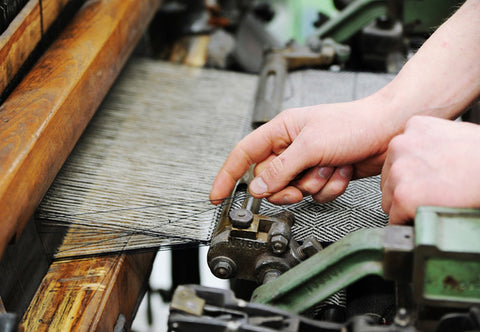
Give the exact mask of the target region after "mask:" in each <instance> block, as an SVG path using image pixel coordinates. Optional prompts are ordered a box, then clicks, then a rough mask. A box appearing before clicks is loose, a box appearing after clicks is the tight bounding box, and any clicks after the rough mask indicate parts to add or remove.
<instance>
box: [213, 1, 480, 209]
mask: <svg viewBox="0 0 480 332" xmlns="http://www.w3.org/2000/svg"><path fill="white" fill-rule="evenodd" d="M479 95H480V1H479V0H468V1H467V2H466V3H465V4H464V5H463V6H462V7H461V8H460V9H459V10H458V11H457V12H456V13H455V14H454V15H453V16H452V17H451V18H450V19H449V20H448V21H447V22H445V23H444V24H443V25H442V26H441V27H440V28H439V29H438V30H437V31H436V32H435V33H434V34H433V35H432V36H431V37H430V38H429V40H428V41H427V42H426V43H425V44H424V45H423V46H422V48H421V49H420V50H419V51H418V52H417V54H416V55H415V56H414V57H413V58H412V59H411V60H410V61H409V62H408V63H407V64H406V65H405V66H404V68H403V69H402V70H401V72H400V73H399V74H398V75H397V77H396V78H395V79H394V80H393V81H392V82H391V83H390V84H388V85H387V86H386V87H385V88H383V89H381V90H380V91H378V92H377V93H375V94H373V95H371V96H369V97H367V98H365V99H361V100H358V101H354V102H350V103H341V104H330V105H318V106H314V107H306V108H300V109H292V110H287V111H284V112H282V113H281V114H280V115H279V116H277V117H276V118H275V119H273V120H272V121H270V122H269V123H267V124H266V125H264V126H262V127H260V128H259V129H257V130H256V131H254V132H253V133H251V134H250V135H248V136H247V137H245V138H244V139H243V140H242V141H240V142H239V143H238V144H237V146H236V147H235V148H234V149H233V151H232V152H231V153H230V155H229V157H228V158H227V160H226V162H225V163H224V165H223V166H222V168H221V169H220V171H219V173H218V175H217V178H216V179H215V181H214V183H213V187H212V191H211V194H210V199H211V200H212V201H213V202H214V203H218V202H220V200H221V199H222V198H225V197H227V196H228V195H229V194H230V192H231V190H232V189H233V187H234V185H235V182H236V181H237V180H238V179H239V178H240V177H241V176H242V175H243V174H244V173H245V172H246V170H247V169H248V167H249V166H250V165H251V164H254V163H257V165H258V166H257V170H256V178H255V180H254V181H253V182H252V184H251V186H250V191H251V192H252V194H253V195H254V196H256V197H267V198H268V199H269V200H270V201H272V202H274V203H278V204H287V203H294V202H298V201H300V200H301V199H302V198H303V196H305V195H312V196H313V198H314V199H316V200H317V201H319V202H324V201H327V200H332V199H334V198H336V197H337V196H338V195H340V194H342V193H343V192H344V190H345V188H346V187H347V185H348V182H349V181H350V179H352V178H359V177H364V176H369V175H374V174H379V173H380V171H381V169H382V165H383V162H384V160H385V156H386V153H387V149H388V144H389V142H390V140H391V139H392V138H393V137H394V136H396V135H398V134H399V133H401V132H403V130H404V127H405V124H406V122H407V121H408V119H410V118H411V117H412V116H414V115H431V116H437V117H443V118H454V117H455V116H457V115H458V114H460V113H461V112H462V111H463V110H464V109H465V107H467V106H468V105H469V104H471V103H472V102H473V101H474V100H475V99H476V98H477V96H479ZM352 166H353V167H352ZM302 172H305V173H302ZM300 173H302V174H303V176H301V177H300V178H299V177H298V175H299V174H300Z"/></svg>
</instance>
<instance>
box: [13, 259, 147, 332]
mask: <svg viewBox="0 0 480 332" xmlns="http://www.w3.org/2000/svg"><path fill="white" fill-rule="evenodd" d="M154 257H155V252H146V253H137V254H122V255H112V256H101V257H93V258H85V259H76V260H67V261H56V262H54V263H53V264H52V265H51V267H50V270H49V272H48V273H47V275H46V276H45V278H44V279H43V282H42V284H41V285H40V287H39V288H38V291H37V293H36V295H35V297H34V299H33V300H32V302H31V304H30V307H29V308H28V310H27V312H26V313H25V315H24V317H23V319H22V322H21V324H20V325H21V327H20V329H24V331H112V330H113V327H114V326H115V324H116V322H117V320H118V317H119V315H120V314H122V315H123V316H124V317H125V318H126V319H127V322H128V323H127V325H128V324H130V323H131V318H132V314H133V313H134V310H135V308H136V304H137V301H138V299H139V296H140V295H141V294H142V291H143V290H144V286H145V282H146V280H147V279H146V278H147V277H148V276H149V271H150V270H151V265H152V263H153V259H154Z"/></svg>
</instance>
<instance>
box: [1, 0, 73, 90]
mask: <svg viewBox="0 0 480 332" xmlns="http://www.w3.org/2000/svg"><path fill="white" fill-rule="evenodd" d="M67 2H68V0H42V1H39V0H30V1H28V2H27V3H26V5H25V7H23V9H22V10H21V11H20V13H19V14H18V15H17V17H16V18H15V19H14V20H13V21H12V23H10V25H9V27H8V28H7V30H5V32H4V33H2V34H1V35H0V93H1V92H2V91H3V90H4V89H5V88H6V87H7V85H8V83H9V82H10V81H11V80H12V78H13V77H14V76H15V74H16V73H17V72H18V70H19V69H20V67H21V66H22V65H23V64H24V62H25V60H26V59H27V58H28V56H29V55H30V53H31V52H32V51H33V49H34V48H35V47H36V46H37V45H38V43H39V42H40V40H41V38H42V30H43V32H44V31H46V30H47V29H48V28H49V27H50V26H51V25H52V23H53V21H54V20H55V19H56V18H57V16H58V15H59V13H60V12H61V11H62V9H63V8H64V7H65V5H66V4H67Z"/></svg>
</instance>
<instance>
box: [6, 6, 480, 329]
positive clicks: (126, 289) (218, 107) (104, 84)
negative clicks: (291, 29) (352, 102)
mask: <svg viewBox="0 0 480 332" xmlns="http://www.w3.org/2000/svg"><path fill="white" fill-rule="evenodd" d="M321 2H322V4H323V5H325V3H326V2H323V1H321ZM292 3H295V5H292V4H291V6H293V7H295V6H297V5H298V3H297V2H292ZM328 3H329V6H330V7H329V8H334V7H336V9H335V11H334V12H330V13H328V15H327V14H325V12H324V11H321V12H320V13H319V14H318V17H317V20H316V22H315V27H316V30H315V33H314V34H313V35H312V34H310V37H309V38H307V39H306V40H305V43H299V42H289V43H284V42H283V41H279V39H278V38H276V37H275V36H274V35H273V34H272V33H271V31H270V32H269V31H268V30H267V29H266V28H265V26H266V24H267V23H268V22H270V21H271V20H272V18H273V16H274V14H275V9H274V8H275V6H273V4H274V2H269V1H253V0H250V1H249V0H247V1H234V0H231V1H227V0H217V1H200V0H196V1H172V0H170V1H168V0H164V1H160V0H142V1H135V0H108V1H106V0H101V1H98V0H70V1H68V0H29V1H27V0H24V1H20V0H7V1H3V2H2V3H1V4H0V29H1V35H0V54H1V56H0V91H1V96H0V98H1V99H0V101H1V105H0V259H1V260H0V330H2V331H3V330H5V331H14V330H17V329H19V330H24V331H47V330H48V331H67V330H79V331H84V330H85V331H124V330H129V329H130V328H131V324H132V319H133V317H134V316H135V312H136V310H137V308H138V305H139V302H140V300H141V299H142V297H143V295H144V293H145V291H146V290H147V288H148V285H147V283H148V278H149V275H150V271H151V268H152V263H153V260H154V258H155V254H156V251H157V250H158V249H159V248H160V249H162V248H179V247H185V246H189V247H196V246H198V245H199V244H205V245H210V250H209V254H208V264H209V266H210V268H211V270H212V273H213V274H214V275H215V276H217V277H219V278H223V279H232V289H233V290H234V291H235V295H234V294H233V293H232V292H230V291H227V290H220V289H211V288H206V287H203V286H199V285H187V286H181V287H178V288H177V290H176V291H175V292H174V294H173V298H172V300H171V314H170V317H169V323H168V324H169V329H170V330H172V331H203V330H207V329H208V330H214V331H274V330H278V331H307V330H308V331H438V332H442V331H453V330H455V328H456V329H457V330H458V331H467V330H469V331H476V330H480V311H479V310H480V309H479V304H480V293H479V292H480V280H479V276H480V265H479V262H480V248H479V247H478V241H477V239H478V237H479V235H480V217H479V213H478V211H475V210H473V211H472V210H450V209H441V208H440V209H430V208H424V209H422V210H420V211H419V213H418V215H417V220H416V223H415V226H414V227H411V226H405V227H393V226H388V227H384V226H385V224H386V216H385V215H383V214H382V212H381V211H380V209H379V204H378V203H379V201H378V197H379V196H378V194H379V193H378V188H377V185H378V179H367V180H366V181H364V182H358V183H354V184H352V187H351V188H350V191H349V192H347V193H346V195H345V198H344V199H343V200H339V201H337V202H333V203H332V204H331V205H328V204H327V205H324V206H321V207H319V206H317V205H314V204H312V203H311V202H308V201H305V202H303V203H301V204H299V205H296V206H293V207H291V208H289V209H286V210H285V211H279V209H278V207H275V206H272V205H271V204H269V203H268V202H262V201H260V200H257V199H254V198H252V197H250V196H249V194H248V192H247V190H246V185H247V184H248V181H249V176H248V174H246V176H245V177H244V179H242V181H240V182H239V184H238V185H237V187H236V189H235V191H234V192H233V193H232V196H231V197H229V198H228V199H226V200H225V203H224V204H223V206H222V207H221V208H219V209H213V208H212V206H211V205H210V202H208V200H207V199H206V197H207V193H208V190H209V188H210V184H211V181H212V180H213V176H214V175H215V171H216V170H217V168H218V166H220V163H221V162H222V160H223V159H224V158H225V156H226V153H228V151H229V149H230V148H231V147H232V146H233V144H234V143H235V142H236V141H237V140H238V139H239V138H241V136H242V135H244V134H245V133H247V132H248V131H249V130H251V129H252V128H255V127H256V126H258V125H260V124H262V123H263V122H265V121H268V120H269V119H270V118H272V116H274V115H275V114H276V113H278V112H279V111H280V110H281V109H283V108H286V107H291V106H294V105H295V106H300V105H301V104H302V103H304V104H307V103H320V102H331V101H338V99H339V98H340V99H342V98H353V97H361V96H362V95H364V94H366V93H371V92H373V91H372V89H377V88H379V87H381V86H382V84H385V82H388V80H390V79H391V78H392V75H391V73H395V72H396V71H397V70H398V69H399V67H400V66H401V61H402V59H403V58H404V57H406V56H408V53H409V52H410V51H413V50H414V49H415V47H417V46H418V44H419V43H421V41H422V40H423V39H424V38H425V36H426V35H427V34H428V33H429V32H430V30H429V29H430V28H431V27H432V26H434V25H435V24H438V22H439V21H440V20H441V19H442V18H444V17H445V16H446V15H447V14H448V12H449V11H450V10H451V9H452V6H454V5H457V4H458V1H444V2H442V5H437V3H436V2H435V1H432V0H424V1H417V0H351V1H348V0H342V1H333V4H330V1H328ZM293 7H292V8H293ZM272 8H273V9H272ZM433 8H435V11H434V10H433ZM137 53H138V54H142V56H136V55H135V54H137ZM132 54H134V55H133V56H132ZM145 54H147V55H148V56H149V57H148V58H147V57H145V56H144V55H145ZM159 57H160V58H162V59H167V60H169V62H177V63H182V64H188V65H191V66H192V65H193V66H197V67H213V68H216V69H208V70H207V69H199V68H189V67H187V66H181V65H172V64H171V63H167V62H165V61H159V60H158V58H159ZM306 68H317V69H318V68H320V69H321V70H319V71H318V70H307V71H306V72H302V71H298V69H306ZM226 69H227V70H226ZM232 69H233V70H235V71H231V70H232ZM360 69H362V70H365V69H367V70H376V71H378V72H377V73H373V74H372V73H365V72H359V70H360ZM256 74H259V76H258V77H257V76H256ZM232 82H235V84H232ZM308 82H315V85H316V87H317V90H321V91H323V94H321V96H320V97H322V98H323V99H309V98H314V96H317V97H318V94H316V93H314V92H312V91H311V90H309V89H311V88H312V87H311V86H310V87H309V86H308ZM322 84H323V85H322ZM319 86H320V87H322V86H323V87H324V88H321V89H318V87H319ZM255 88H256V90H255ZM328 93H331V94H330V95H329V94H328ZM287 97H288V98H287ZM193 110H195V112H193ZM252 110H253V112H252ZM94 114H95V116H94ZM210 165H212V166H211V167H210ZM372 190H373V191H375V190H376V193H374V194H371V192H372ZM364 201H366V202H364ZM359 202H360V203H359ZM354 203H355V204H357V203H359V204H357V205H355V204H354ZM352 204H353V205H355V206H353V207H352ZM374 206H376V208H375V207H374ZM355 213H357V214H355ZM352 216H353V218H360V219H364V220H366V223H365V224H361V223H360V224H358V225H360V226H358V225H357V226H354V225H353V224H352V223H350V221H349V220H350V219H348V218H352ZM362 225H363V226H362ZM360 228H361V229H360ZM350 233H351V234H350ZM447 233H448V234H454V236H450V237H448V238H447V237H445V236H443V235H444V234H447ZM190 259H191V258H190ZM195 259H196V258H195V257H194V258H193V260H195ZM173 264H180V265H182V264H183V262H179V261H178V259H177V261H176V262H173ZM183 265H184V264H183ZM193 265H194V266H195V264H193ZM189 273H195V271H193V272H192V271H191V270H188V269H187V272H186V273H185V274H189ZM383 279H385V280H386V281H384V280H383ZM182 280H183V279H182ZM185 280H187V281H188V280H192V279H191V278H190V279H189V278H185ZM173 283H174V284H178V281H175V280H173ZM372 285H373V286H374V287H372ZM345 289H347V294H348V295H345ZM238 298H243V299H241V300H240V299H238ZM345 299H347V300H345ZM368 302H370V303H368ZM372 302H373V304H372ZM452 327H454V328H453V329H452Z"/></svg>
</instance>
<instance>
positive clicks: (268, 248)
mask: <svg viewBox="0 0 480 332" xmlns="http://www.w3.org/2000/svg"><path fill="white" fill-rule="evenodd" d="M252 178H253V173H252V169H250V171H249V172H248V173H247V174H246V175H245V176H244V177H243V178H242V180H240V182H239V183H238V184H237V187H236V189H235V190H234V193H235V194H236V195H245V198H244V200H243V202H242V206H241V208H232V203H231V202H232V201H233V200H230V201H229V202H228V203H226V204H225V206H224V208H223V210H222V214H221V217H220V220H219V222H218V225H217V228H216V230H215V233H214V236H213V238H212V241H211V243H210V249H209V251H208V256H207V260H208V265H209V267H210V270H211V271H212V273H213V274H214V275H215V276H217V277H218V278H222V279H229V278H238V279H244V280H250V281H254V282H258V283H267V282H270V281H272V280H274V279H276V278H277V277H278V276H280V275H281V274H282V273H283V272H285V271H287V270H289V269H290V268H291V267H293V266H294V265H296V264H298V263H299V262H301V261H302V260H304V259H306V258H308V257H310V256H312V255H314V254H315V253H317V252H318V251H319V250H321V249H322V247H321V245H320V243H319V242H318V241H317V240H315V239H314V238H311V239H308V240H306V241H305V242H304V243H303V244H302V245H300V244H299V243H297V242H296V241H295V240H293V239H292V231H291V227H292V225H293V223H294V221H295V218H294V216H293V214H292V213H290V212H282V213H280V214H278V215H276V216H272V217H269V216H263V215H260V214H258V212H259V210H260V204H261V200H260V199H257V198H254V197H252V196H250V194H249V193H248V190H247V188H248V183H249V182H250V180H251V179H252ZM234 196H235V195H234Z"/></svg>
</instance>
